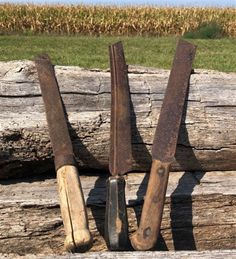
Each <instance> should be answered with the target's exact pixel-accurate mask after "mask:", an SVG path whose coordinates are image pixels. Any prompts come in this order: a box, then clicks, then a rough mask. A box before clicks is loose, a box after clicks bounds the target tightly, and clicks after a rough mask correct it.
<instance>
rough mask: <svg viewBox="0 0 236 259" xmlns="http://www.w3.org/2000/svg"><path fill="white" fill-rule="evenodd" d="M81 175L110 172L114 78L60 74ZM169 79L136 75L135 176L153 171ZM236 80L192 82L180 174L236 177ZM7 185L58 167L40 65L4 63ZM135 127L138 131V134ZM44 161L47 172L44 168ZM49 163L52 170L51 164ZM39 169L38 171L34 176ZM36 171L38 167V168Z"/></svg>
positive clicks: (0, 150) (1, 122)
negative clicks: (83, 172)
mask: <svg viewBox="0 0 236 259" xmlns="http://www.w3.org/2000/svg"><path fill="white" fill-rule="evenodd" d="M55 70H56V74H57V78H58V82H59V85H60V90H61V92H62V97H63V100H64V103H65V107H66V110H67V113H68V119H69V121H70V124H71V127H72V129H71V135H72V139H73V144H74V148H75V153H76V156H77V159H78V161H79V165H80V166H81V167H89V168H101V169H107V168H108V154H109V130H110V129H109V127H110V124H109V122H110V119H109V116H110V75H109V72H108V71H99V70H85V69H81V68H78V67H61V66H56V67H55ZM168 76H169V71H167V70H160V69H148V68H132V67H131V68H130V70H129V83H130V89H131V98H132V102H133V108H134V114H135V116H134V114H133V116H132V124H133V128H132V134H133V140H132V142H133V158H134V159H133V169H134V170H143V171H147V170H149V167H150V163H151V156H150V150H151V145H152V140H153V134H154V131H155V127H156V124H157V118H158V114H159V111H160V107H161V104H162V100H163V96H164V92H165V87H166V85H167V80H168ZM235 109H236V74H235V73H222V72H217V71H204V70H196V71H195V74H193V75H191V81H190V92H189V96H188V102H187V112H186V115H185V116H184V118H183V121H182V126H181V132H180V136H179V141H178V147H177V153H176V161H175V162H174V163H173V170H177V171H180V170H191V171H193V170H201V171H202V170H205V171H211V170H235V169H236V159H234V158H235V156H236V143H235V139H236V113H235ZM0 111H1V112H0V165H1V173H0V177H2V178H4V177H6V176H7V175H8V176H9V175H11V174H13V173H16V174H21V173H22V172H26V171H27V170H26V169H28V172H29V171H30V173H31V174H32V173H36V172H39V171H42V170H43V171H45V170H46V169H45V165H46V164H47V165H49V166H52V163H51V156H52V150H51V145H50V143H49V137H48V131H47V125H46V119H45V114H44V107H43V102H42V98H41V93H40V87H39V83H38V80H37V74H36V70H35V67H34V64H33V62H30V61H15V62H0ZM135 124H136V126H135ZM42 161H44V163H43V164H42V163H41V162H42ZM48 161H49V162H48ZM32 163H33V165H37V170H32ZM35 163H36V164H35Z"/></svg>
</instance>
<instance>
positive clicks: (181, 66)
mask: <svg viewBox="0 0 236 259" xmlns="http://www.w3.org/2000/svg"><path fill="white" fill-rule="evenodd" d="M195 51H196V46H194V45H192V44H190V43H188V42H186V41H183V40H180V41H179V43H178V45H177V49H176V53H175V57H174V61H173V65H172V70H171V73H170V77H169V81H168V85H167V88H166V93H165V97H164V100H163V104H162V108H161V112H160V116H159V120H158V125H157V128H156V133H155V136H154V141H153V146H152V159H153V160H152V167H151V172H150V178H149V181H148V186H147V192H146V196H145V199H144V205H143V209H142V214H141V220H140V225H139V228H138V230H137V231H136V232H135V233H134V234H133V235H132V236H131V243H132V246H133V248H134V249H135V250H149V249H152V248H153V247H154V246H155V244H156V241H157V238H158V235H159V231H160V226H161V220H162V214H163V207H164V201H165V194H166V188H167V183H168V176H169V167H170V164H171V162H172V161H173V159H174V155H175V151H176V145H177V139H178V133H179V127H180V123H181V118H182V112H183V107H184V102H185V98H186V93H187V89H188V85H189V78H190V75H191V70H192V62H193V59H194V56H195Z"/></svg>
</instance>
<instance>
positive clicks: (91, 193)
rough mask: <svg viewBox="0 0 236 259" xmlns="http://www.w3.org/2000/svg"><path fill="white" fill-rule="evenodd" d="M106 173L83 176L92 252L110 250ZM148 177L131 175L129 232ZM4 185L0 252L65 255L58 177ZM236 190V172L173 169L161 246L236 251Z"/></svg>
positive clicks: (137, 216) (128, 182)
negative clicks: (106, 230) (106, 239)
mask: <svg viewBox="0 0 236 259" xmlns="http://www.w3.org/2000/svg"><path fill="white" fill-rule="evenodd" d="M106 177H107V176H105V175H103V176H99V177H98V176H91V175H90V176H87V175H86V176H81V181H82V186H83V190H84V194H85V200H86V203H87V207H88V216H89V225H90V229H91V232H92V234H93V237H94V244H93V247H92V249H91V251H105V250H107V248H106V244H105V242H104V239H103V236H104V229H103V228H104V214H105V198H106V197H105V194H106V191H105V185H106V184H105V181H106ZM147 177H148V174H143V173H138V174H136V173H130V174H128V175H127V176H126V202H127V205H128V217H129V231H130V234H132V233H133V232H134V231H135V229H136V228H137V221H139V219H140V212H141V208H142V202H143V196H144V193H145V190H146V185H147V181H148V179H147ZM0 183H1V185H0V193H1V195H0V222H1V224H0V253H3V254H10V253H15V254H20V255H24V254H47V255H49V254H62V253H63V251H64V250H63V242H64V230H63V226H62V219H61V217H60V210H59V203H58V194H57V190H56V180H55V179H54V178H53V176H52V177H51V178H39V177H34V178H25V179H20V180H2V181H1V182H0ZM235 190H236V172H235V171H233V172H230V171H228V172H227V171H225V172H220V171H217V172H206V173H200V172H199V173H189V172H186V173H184V172H173V173H171V174H170V179H169V184H168V189H167V198H166V203H165V207H164V216H163V221H162V227H161V237H160V239H159V242H158V244H157V247H156V249H157V250H195V249H197V250H213V249H234V248H235V236H236V206H235V201H236V200H235V196H236V191H235ZM150 216H151V215H150ZM150 255H151V254H150ZM153 255H155V254H153ZM164 255H165V254H163V256H164ZM91 256H92V255H91ZM107 256H108V258H110V257H109V254H107ZM49 258H50V257H49ZM134 258H135V257H134ZM145 258H147V257H146V256H145ZM164 258H165V257H164ZM174 258H175V257H174ZM181 258H182V257H181ZM190 258H191V257H190ZM216 258H217V257H216Z"/></svg>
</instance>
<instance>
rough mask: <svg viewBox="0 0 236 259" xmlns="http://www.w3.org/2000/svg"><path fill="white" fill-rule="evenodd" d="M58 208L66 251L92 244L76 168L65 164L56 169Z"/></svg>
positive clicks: (80, 248) (85, 247)
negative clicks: (64, 236)
mask: <svg viewBox="0 0 236 259" xmlns="http://www.w3.org/2000/svg"><path fill="white" fill-rule="evenodd" d="M57 183H58V191H59V197H60V210H61V215H62V219H63V225H64V230H65V235H66V239H65V242H64V244H65V248H66V249H67V251H76V250H77V251H86V250H88V249H89V248H90V247H91V245H92V236H91V234H90V232H89V227H88V216H87V210H86V207H85V202H84V196H83V191H82V186H81V182H80V179H79V175H78V170H77V168H76V167H75V166H72V165H66V166H63V167H61V168H59V169H58V170H57Z"/></svg>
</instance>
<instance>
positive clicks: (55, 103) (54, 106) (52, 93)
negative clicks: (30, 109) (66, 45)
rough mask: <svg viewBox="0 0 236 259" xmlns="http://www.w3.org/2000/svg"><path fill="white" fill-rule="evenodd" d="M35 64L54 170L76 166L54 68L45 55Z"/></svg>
mask: <svg viewBox="0 0 236 259" xmlns="http://www.w3.org/2000/svg"><path fill="white" fill-rule="evenodd" d="M35 64H36V68H37V71H38V78H39V82H40V87H41V92H42V96H43V101H44V105H45V110H46V117H47V122H48V127H49V135H50V139H51V143H52V148H53V153H54V157H55V165H56V168H57V169H58V168H59V167H61V166H63V165H76V163H75V159H74V153H73V147H72V143H71V140H70V135H69V131H68V127H67V122H66V118H65V113H64V108H63V104H62V100H61V96H60V92H59V88H58V84H57V80H56V77H55V72H54V67H53V65H52V63H51V60H50V58H49V56H48V55H46V54H44V55H41V56H39V57H38V58H37V59H36V60H35Z"/></svg>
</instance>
